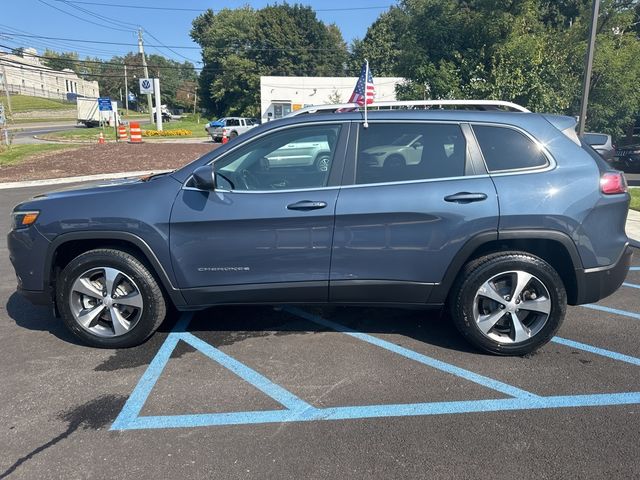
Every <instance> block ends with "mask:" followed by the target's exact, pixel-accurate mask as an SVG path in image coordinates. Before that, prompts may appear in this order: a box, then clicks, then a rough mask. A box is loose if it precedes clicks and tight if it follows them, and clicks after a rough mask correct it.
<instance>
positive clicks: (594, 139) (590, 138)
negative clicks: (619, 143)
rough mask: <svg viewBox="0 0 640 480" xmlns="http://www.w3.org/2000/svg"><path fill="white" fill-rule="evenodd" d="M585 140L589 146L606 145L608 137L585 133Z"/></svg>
mask: <svg viewBox="0 0 640 480" xmlns="http://www.w3.org/2000/svg"><path fill="white" fill-rule="evenodd" d="M583 138H584V141H585V142H587V143H588V144H589V145H606V143H607V136H606V135H601V134H599V133H585V134H584V137H583Z"/></svg>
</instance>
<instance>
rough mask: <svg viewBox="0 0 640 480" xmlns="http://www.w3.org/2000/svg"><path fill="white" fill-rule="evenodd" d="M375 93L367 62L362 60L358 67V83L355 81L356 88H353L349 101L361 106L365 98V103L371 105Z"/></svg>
mask: <svg viewBox="0 0 640 480" xmlns="http://www.w3.org/2000/svg"><path fill="white" fill-rule="evenodd" d="M365 92H366V93H365ZM375 94H376V87H375V86H374V85H373V75H371V70H369V62H364V63H363V64H362V68H361V69H360V77H359V78H358V83H356V88H355V89H354V90H353V93H352V94H351V98H349V103H357V104H358V105H360V106H363V105H364V103H365V98H366V102H367V105H371V104H372V103H373V97H374V96H375Z"/></svg>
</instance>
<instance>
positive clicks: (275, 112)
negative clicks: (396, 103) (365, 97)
mask: <svg viewBox="0 0 640 480" xmlns="http://www.w3.org/2000/svg"><path fill="white" fill-rule="evenodd" d="M357 81H358V77H260V115H261V117H262V121H263V122H267V121H269V120H274V119H276V118H282V117H284V116H285V115H287V114H288V113H290V112H292V111H294V110H298V109H300V108H304V107H308V106H312V105H324V104H328V103H346V102H348V101H349V97H351V94H352V93H353V89H354V88H355V86H356V82H357ZM402 82H404V79H403V78H401V77H374V79H373V83H374V85H375V86H376V97H375V101H376V102H383V101H391V100H395V99H396V85H398V84H399V83H402Z"/></svg>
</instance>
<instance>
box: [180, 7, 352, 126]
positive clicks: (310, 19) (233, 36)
mask: <svg viewBox="0 0 640 480" xmlns="http://www.w3.org/2000/svg"><path fill="white" fill-rule="evenodd" d="M191 37H192V38H193V40H194V41H195V42H197V43H198V44H200V46H201V47H202V58H203V62H204V70H203V72H202V74H201V75H200V91H201V96H202V101H203V102H202V103H203V105H204V106H205V107H206V108H207V109H208V110H209V111H210V112H211V113H213V114H215V115H217V116H224V115H243V116H257V115H258V114H259V104H260V99H259V87H260V76H261V75H289V76H316V75H318V76H332V75H336V76H340V75H342V74H344V70H343V68H344V67H343V66H344V64H345V63H346V61H347V59H348V53H347V47H346V44H345V43H344V40H343V39H342V35H341V34H340V31H339V30H338V28H337V27H336V26H335V25H326V24H324V23H323V22H321V21H320V20H318V19H317V17H316V14H315V12H314V11H313V10H312V9H311V8H310V7H306V6H302V5H289V4H287V3H284V4H278V5H273V6H267V7H264V8H262V9H259V10H254V9H252V8H250V7H244V8H240V9H235V10H231V9H223V10H221V11H220V12H218V13H214V12H213V11H211V10H208V11H206V12H205V13H203V14H202V15H200V16H198V17H197V18H196V19H195V20H194V21H193V28H192V30H191Z"/></svg>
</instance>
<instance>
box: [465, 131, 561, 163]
mask: <svg viewBox="0 0 640 480" xmlns="http://www.w3.org/2000/svg"><path fill="white" fill-rule="evenodd" d="M473 131H474V133H475V135H476V138H477V139H478V143H479V144H480V149H481V150H482V155H483V156H484V160H485V162H486V164H487V168H488V170H489V171H490V172H499V171H505V170H522V169H530V168H539V167H544V166H546V165H548V164H549V161H548V159H547V157H546V156H545V154H544V152H543V151H542V149H541V148H540V147H539V146H538V145H537V144H536V143H535V142H533V141H532V140H531V139H530V138H528V137H527V136H526V135H524V134H522V133H520V132H518V131H517V130H514V129H512V128H507V127H498V126H490V125H474V126H473Z"/></svg>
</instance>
